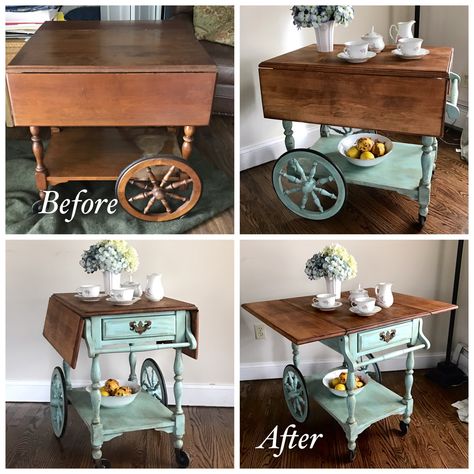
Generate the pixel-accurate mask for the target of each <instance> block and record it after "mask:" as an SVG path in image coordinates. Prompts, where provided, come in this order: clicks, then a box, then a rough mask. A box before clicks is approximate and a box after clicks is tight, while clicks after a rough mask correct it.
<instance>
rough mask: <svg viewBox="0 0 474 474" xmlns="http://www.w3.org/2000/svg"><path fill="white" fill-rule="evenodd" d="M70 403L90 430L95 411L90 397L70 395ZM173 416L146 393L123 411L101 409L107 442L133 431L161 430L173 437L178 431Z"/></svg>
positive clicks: (79, 393)
mask: <svg viewBox="0 0 474 474" xmlns="http://www.w3.org/2000/svg"><path fill="white" fill-rule="evenodd" d="M68 399H69V400H70V402H71V404H72V406H73V407H74V408H75V409H76V410H77V412H78V413H79V416H80V417H81V418H82V419H83V421H84V423H85V424H86V425H87V427H88V428H89V429H90V427H91V420H92V407H91V398H90V394H89V393H88V392H86V391H85V389H84V388H77V389H72V390H69V391H68ZM173 418H174V415H173V412H172V411H171V410H170V409H169V408H166V407H165V406H164V405H162V404H161V403H160V402H159V401H158V400H156V399H155V398H153V397H152V396H151V395H149V394H148V393H146V392H140V393H139V394H138V395H137V398H136V399H135V400H134V401H133V402H132V403H131V404H130V405H128V406H126V407H123V408H103V407H102V408H101V409H100V421H101V423H102V428H103V434H104V437H105V438H109V439H110V438H112V437H113V435H119V434H121V433H125V432H130V431H140V430H148V429H158V430H160V431H166V432H167V433H171V432H172V431H173V429H174V419H173Z"/></svg>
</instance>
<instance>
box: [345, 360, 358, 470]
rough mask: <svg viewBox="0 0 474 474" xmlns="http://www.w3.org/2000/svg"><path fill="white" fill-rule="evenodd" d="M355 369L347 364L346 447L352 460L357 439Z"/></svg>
mask: <svg viewBox="0 0 474 474" xmlns="http://www.w3.org/2000/svg"><path fill="white" fill-rule="evenodd" d="M355 388H356V380H355V370H354V367H353V366H352V364H349V369H348V371H347V399H346V400H347V414H348V416H347V431H346V436H347V447H348V448H349V457H350V460H351V461H352V460H353V459H354V457H355V450H356V440H357V432H356V429H357V421H356V419H355V407H356V397H355Z"/></svg>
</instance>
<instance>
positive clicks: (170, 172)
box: [160, 165, 176, 188]
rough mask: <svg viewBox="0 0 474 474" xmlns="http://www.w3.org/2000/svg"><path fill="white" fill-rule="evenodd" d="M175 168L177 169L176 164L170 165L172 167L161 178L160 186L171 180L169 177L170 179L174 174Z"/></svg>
mask: <svg viewBox="0 0 474 474" xmlns="http://www.w3.org/2000/svg"><path fill="white" fill-rule="evenodd" d="M175 169H176V166H174V165H172V166H170V169H169V170H168V171H167V173H166V174H165V176H164V177H163V179H162V180H161V183H160V188H163V187H165V185H166V183H168V181H169V179H170V177H171V175H172V174H173V172H174V170H175Z"/></svg>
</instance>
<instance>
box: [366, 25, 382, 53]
mask: <svg viewBox="0 0 474 474" xmlns="http://www.w3.org/2000/svg"><path fill="white" fill-rule="evenodd" d="M361 39H363V40H364V41H367V43H369V51H373V52H374V53H380V52H381V51H383V49H384V48H385V43H384V40H383V36H382V35H381V34H379V33H376V32H375V31H374V27H373V26H372V29H371V30H370V32H369V33H366V34H365V35H363V36H361Z"/></svg>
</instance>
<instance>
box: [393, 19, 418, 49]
mask: <svg viewBox="0 0 474 474" xmlns="http://www.w3.org/2000/svg"><path fill="white" fill-rule="evenodd" d="M415 23H416V21H415V20H410V21H399V22H398V23H397V24H396V25H391V26H390V29H389V30H388V31H389V34H390V38H392V41H393V42H394V43H395V44H397V43H398V40H399V39H400V38H413V32H412V31H411V28H412V26H413V25H414V24H415ZM392 30H395V31H394V33H395V35H394V34H393V32H392Z"/></svg>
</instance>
